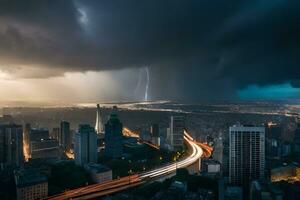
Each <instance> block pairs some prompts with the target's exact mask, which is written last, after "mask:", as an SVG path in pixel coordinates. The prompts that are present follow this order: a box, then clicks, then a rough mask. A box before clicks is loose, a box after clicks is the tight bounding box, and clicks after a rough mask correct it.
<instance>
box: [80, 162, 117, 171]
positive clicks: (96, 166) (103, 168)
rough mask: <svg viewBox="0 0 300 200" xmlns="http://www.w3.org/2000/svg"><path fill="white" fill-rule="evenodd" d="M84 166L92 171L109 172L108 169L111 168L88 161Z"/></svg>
mask: <svg viewBox="0 0 300 200" xmlns="http://www.w3.org/2000/svg"><path fill="white" fill-rule="evenodd" d="M84 168H85V169H86V170H88V171H92V172H96V173H101V172H107V171H110V170H111V169H110V168H108V167H107V166H105V165H101V164H97V163H88V164H86V165H85V166H84Z"/></svg>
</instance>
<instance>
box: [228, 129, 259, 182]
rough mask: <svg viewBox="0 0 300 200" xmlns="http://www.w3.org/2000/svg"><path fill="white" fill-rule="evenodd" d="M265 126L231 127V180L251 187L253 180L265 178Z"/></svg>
mask: <svg viewBox="0 0 300 200" xmlns="http://www.w3.org/2000/svg"><path fill="white" fill-rule="evenodd" d="M264 170H265V127H254V126H242V125H237V126H232V127H230V128H229V181H230V183H232V184H234V185H240V186H243V187H244V188H249V184H250V182H251V181H253V180H260V179H263V178H264Z"/></svg>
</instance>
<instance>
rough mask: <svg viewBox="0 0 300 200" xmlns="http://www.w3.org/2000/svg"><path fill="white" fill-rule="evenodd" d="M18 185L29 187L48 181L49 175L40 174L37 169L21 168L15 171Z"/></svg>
mask: <svg viewBox="0 0 300 200" xmlns="http://www.w3.org/2000/svg"><path fill="white" fill-rule="evenodd" d="M14 174H15V183H16V186H17V187H27V186H31V185H36V184H39V183H44V182H47V177H46V176H43V175H41V174H40V172H39V171H38V170H36V169H33V168H31V169H20V170H16V171H15V172H14Z"/></svg>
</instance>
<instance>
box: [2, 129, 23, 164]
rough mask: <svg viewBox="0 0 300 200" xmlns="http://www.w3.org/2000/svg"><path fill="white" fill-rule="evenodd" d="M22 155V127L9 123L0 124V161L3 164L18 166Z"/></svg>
mask: <svg viewBox="0 0 300 200" xmlns="http://www.w3.org/2000/svg"><path fill="white" fill-rule="evenodd" d="M23 160H24V156H23V127H22V126H21V125H15V124H9V125H1V126H0V163H1V165H2V166H1V167H3V166H20V165H21V164H22V162H23Z"/></svg>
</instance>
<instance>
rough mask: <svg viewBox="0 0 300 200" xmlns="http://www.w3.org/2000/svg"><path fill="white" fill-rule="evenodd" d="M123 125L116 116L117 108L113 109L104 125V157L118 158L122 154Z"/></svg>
mask: <svg viewBox="0 0 300 200" xmlns="http://www.w3.org/2000/svg"><path fill="white" fill-rule="evenodd" d="M122 131H123V124H122V123H121V122H120V120H119V118H118V115H117V108H116V107H114V109H113V112H112V114H111V115H110V118H109V120H108V121H107V123H106V124H105V151H104V154H105V156H106V157H111V158H120V157H122V154H123V133H122Z"/></svg>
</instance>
